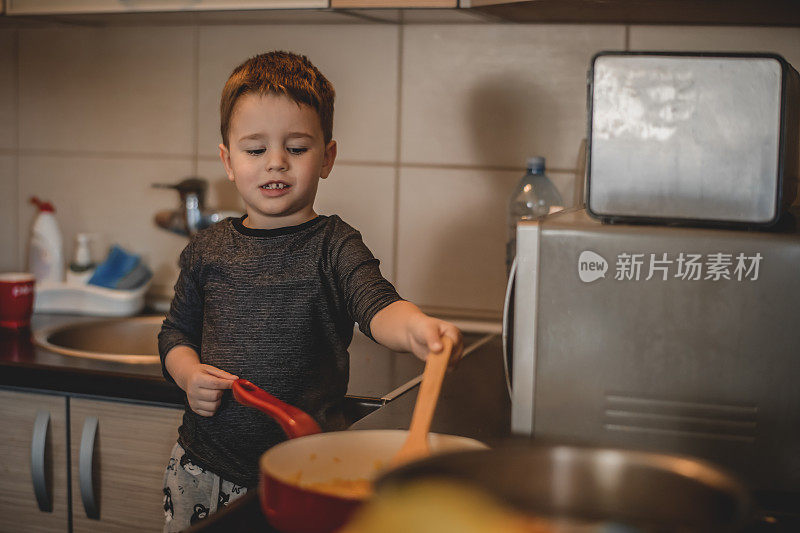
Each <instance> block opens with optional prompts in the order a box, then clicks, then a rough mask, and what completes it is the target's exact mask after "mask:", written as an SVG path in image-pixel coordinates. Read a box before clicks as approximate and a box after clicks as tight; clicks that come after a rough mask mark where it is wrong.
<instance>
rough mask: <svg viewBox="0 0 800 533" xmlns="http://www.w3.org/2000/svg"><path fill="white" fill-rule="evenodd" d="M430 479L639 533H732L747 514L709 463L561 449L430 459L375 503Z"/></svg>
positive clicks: (511, 449)
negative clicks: (624, 526) (445, 480)
mask: <svg viewBox="0 0 800 533" xmlns="http://www.w3.org/2000/svg"><path fill="white" fill-rule="evenodd" d="M428 478H437V479H440V478H444V479H447V480H453V481H457V482H462V483H466V484H469V485H475V486H477V487H479V488H482V489H484V490H486V491H487V492H488V493H489V494H491V495H493V496H495V497H497V498H498V499H500V500H501V501H503V502H505V503H507V504H509V505H510V506H511V507H514V508H516V509H518V510H520V511H524V512H529V513H532V514H536V515H540V516H544V517H552V518H560V519H561V518H565V519H575V520H577V521H581V522H583V523H585V522H589V523H593V522H594V523H609V522H610V523H616V524H624V525H626V526H629V527H632V528H635V530H637V531H658V532H665V531H670V532H674V531H680V532H698V533H699V532H703V533H706V532H718V531H737V530H739V529H741V528H742V527H743V526H744V525H745V523H746V522H747V520H748V518H749V515H750V509H751V500H750V496H749V492H748V491H747V489H746V488H745V486H744V485H743V484H742V483H741V482H740V481H739V480H737V479H736V478H735V477H733V476H732V475H730V474H729V473H727V472H725V471H723V470H721V469H719V468H717V467H716V466H713V465H711V464H710V463H707V462H704V461H700V460H697V459H694V458H689V457H682V456H677V455H666V454H657V453H647V452H638V451H629V450H621V449H612V448H592V447H580V446H567V445H514V446H507V447H499V448H495V449H491V450H476V451H466V452H456V453H452V454H448V455H442V456H438V457H431V458H429V459H426V460H423V461H418V462H415V463H411V464H408V465H406V466H404V467H401V468H398V469H396V470H393V471H391V472H389V473H388V474H386V475H384V476H383V477H381V478H379V479H378V480H377V481H376V487H377V490H378V494H379V495H380V492H381V491H383V490H386V489H388V488H392V487H397V486H400V485H404V484H407V483H410V482H415V481H420V480H423V479H428ZM598 530H602V528H598ZM581 531H585V529H582V530H581Z"/></svg>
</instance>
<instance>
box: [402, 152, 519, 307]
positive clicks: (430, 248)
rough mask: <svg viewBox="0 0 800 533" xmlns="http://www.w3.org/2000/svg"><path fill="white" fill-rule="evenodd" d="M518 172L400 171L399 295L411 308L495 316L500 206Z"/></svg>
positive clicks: (500, 282) (502, 229)
mask: <svg viewBox="0 0 800 533" xmlns="http://www.w3.org/2000/svg"><path fill="white" fill-rule="evenodd" d="M520 177H521V175H520V173H517V172H498V171H488V170H486V171H481V170H434V169H422V168H404V169H402V171H401V173H400V202H399V210H400V216H399V223H398V225H399V228H398V250H397V255H398V257H397V263H398V269H397V270H398V275H397V279H398V282H397V284H398V290H399V291H400V294H401V296H403V297H404V298H408V299H409V300H411V301H412V302H414V303H416V304H417V305H422V306H433V307H447V308H453V309H466V310H472V311H481V312H487V313H489V314H493V315H496V316H499V314H500V312H501V311H502V308H503V295H504V291H505V285H506V278H505V242H506V203H507V202H508V198H509V196H510V195H511V190H512V187H513V186H514V185H515V184H516V183H517V181H518V180H519V179H520Z"/></svg>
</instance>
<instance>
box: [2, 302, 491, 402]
mask: <svg viewBox="0 0 800 533" xmlns="http://www.w3.org/2000/svg"><path fill="white" fill-rule="evenodd" d="M162 316H163V315H162ZM93 320H99V319H98V318H97V317H78V316H73V315H56V314H34V316H33V320H32V324H31V330H29V331H28V330H26V331H20V332H10V331H8V330H2V329H0V368H2V372H0V386H12V387H23V388H34V389H40V390H50V391H57V392H65V393H72V394H87V395H97V396H106V397H113V398H120V399H126V400H138V401H147V402H157V403H166V404H174V405H183V392H182V391H181V390H180V389H179V388H178V387H177V386H175V385H174V384H172V383H169V382H167V381H166V380H165V379H164V378H163V376H162V374H161V366H160V365H159V364H129V363H118V362H113V361H103V360H95V359H86V358H82V357H73V356H68V355H61V354H57V353H53V352H51V351H49V350H46V349H44V348H41V347H39V346H36V345H35V344H34V343H33V341H32V338H31V337H32V335H31V331H36V330H38V329H40V328H50V327H57V326H60V325H64V324H67V323H73V322H88V321H93ZM483 337H485V335H483V334H465V335H464V346H465V347H468V346H469V345H470V344H474V343H476V342H477V341H479V340H480V339H481V338H483ZM153 349H154V353H155V350H157V341H156V339H153ZM349 351H350V383H349V386H348V390H347V396H348V397H350V398H352V399H358V400H363V401H365V402H368V403H371V404H374V405H375V406H377V405H381V404H383V403H386V402H388V401H391V400H392V399H394V398H395V397H396V396H398V395H400V394H402V393H403V392H404V390H405V389H404V387H407V386H408V383H409V381H411V380H413V379H414V378H415V377H416V376H419V375H420V374H421V373H422V370H423V369H424V363H423V362H422V361H420V360H418V359H417V358H415V357H413V356H411V355H409V354H407V353H398V352H393V351H391V350H389V349H388V348H385V347H383V346H381V345H379V344H377V343H375V342H373V341H372V340H370V339H369V338H368V337H366V336H365V335H364V334H362V333H361V332H360V331H357V330H356V333H355V334H354V335H353V342H352V343H351V345H350V349H349Z"/></svg>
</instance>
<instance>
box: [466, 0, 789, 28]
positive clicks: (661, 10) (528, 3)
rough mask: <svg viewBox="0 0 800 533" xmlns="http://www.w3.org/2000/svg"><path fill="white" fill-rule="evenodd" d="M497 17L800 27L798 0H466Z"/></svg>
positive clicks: (533, 20)
mask: <svg viewBox="0 0 800 533" xmlns="http://www.w3.org/2000/svg"><path fill="white" fill-rule="evenodd" d="M460 6H461V7H462V8H470V9H471V10H473V11H475V12H477V13H481V14H484V15H488V16H489V17H490V18H493V19H501V20H507V21H511V22H527V23H548V22H554V23H587V22H588V23H594V24H748V25H774V26H797V25H799V24H800V9H798V1H797V0H770V1H769V2H764V1H762V0H726V1H725V2H723V3H722V4H720V3H719V2H698V1H697V0H461V4H460Z"/></svg>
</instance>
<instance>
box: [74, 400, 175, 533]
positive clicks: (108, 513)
mask: <svg viewBox="0 0 800 533" xmlns="http://www.w3.org/2000/svg"><path fill="white" fill-rule="evenodd" d="M182 415H183V410H182V409H178V408H171V407H159V406H153V405H139V404H130V403H124V402H116V401H105V400H89V399H82V398H73V399H71V400H70V436H71V448H72V449H71V458H72V461H71V468H72V530H73V532H74V533H81V532H89V531H92V532H96V531H103V532H106V533H114V532H128V531H160V530H161V528H162V527H163V524H164V509H163V501H162V497H163V494H162V491H161V487H162V483H163V477H164V469H165V468H166V465H167V460H168V459H169V455H170V452H171V451H172V447H173V446H174V445H175V442H176V441H177V438H178V426H179V425H180V422H181V417H182ZM82 468H83V469H84V471H83V472H81V469H82ZM89 480H91V483H89ZM82 483H83V485H84V486H83V488H82V487H81V484H82ZM92 500H93V501H92ZM87 507H88V511H87Z"/></svg>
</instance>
